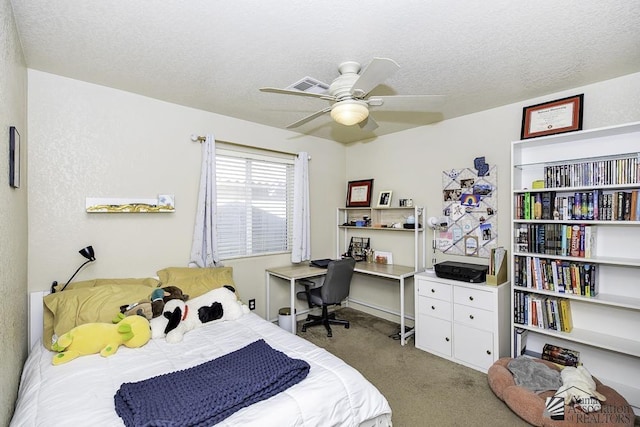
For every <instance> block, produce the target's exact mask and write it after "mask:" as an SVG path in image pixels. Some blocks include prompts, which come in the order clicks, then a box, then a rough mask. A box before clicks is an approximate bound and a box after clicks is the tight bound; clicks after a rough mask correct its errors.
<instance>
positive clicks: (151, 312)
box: [120, 286, 189, 320]
mask: <svg viewBox="0 0 640 427" xmlns="http://www.w3.org/2000/svg"><path fill="white" fill-rule="evenodd" d="M172 299H180V300H183V301H186V300H188V299H189V295H185V294H183V293H182V290H181V289H180V288H178V287H177V286H165V287H164V288H156V289H154V290H153V292H151V298H150V299H149V300H143V301H139V302H134V303H133V304H128V305H122V306H120V312H121V313H122V314H124V315H125V316H135V315H138V316H142V317H146V318H147V319H148V320H151V319H153V318H154V317H158V316H161V315H162V311H163V309H164V305H165V304H166V303H167V301H171V300H172Z"/></svg>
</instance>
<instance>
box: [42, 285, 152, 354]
mask: <svg viewBox="0 0 640 427" xmlns="http://www.w3.org/2000/svg"><path fill="white" fill-rule="evenodd" d="M152 291H153V287H150V286H147V285H139V284H138V285H135V284H130V285H125V286H122V285H113V284H105V285H101V286H93V287H81V288H79V289H69V288H68V287H67V289H65V290H64V291H61V292H56V293H54V294H49V295H47V296H46V297H44V300H43V305H44V313H43V316H44V321H43V334H42V343H43V344H44V346H45V347H46V348H48V349H51V344H52V339H53V336H54V334H55V336H60V335H62V334H64V333H66V332H68V331H70V330H71V329H73V328H75V327H76V326H78V325H82V324H85V323H95V322H98V323H112V320H113V319H114V318H115V317H116V316H117V315H118V313H120V306H122V305H125V304H131V303H133V302H137V301H141V300H145V299H149V298H150V297H151V292H152Z"/></svg>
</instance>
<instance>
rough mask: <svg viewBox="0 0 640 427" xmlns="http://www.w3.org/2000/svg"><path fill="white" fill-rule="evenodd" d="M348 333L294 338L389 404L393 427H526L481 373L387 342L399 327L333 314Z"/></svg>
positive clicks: (320, 329)
mask: <svg viewBox="0 0 640 427" xmlns="http://www.w3.org/2000/svg"><path fill="white" fill-rule="evenodd" d="M336 313H337V315H336V317H338V318H339V319H345V320H349V321H350V322H351V327H350V328H349V329H346V328H344V327H343V326H339V325H336V326H333V327H332V330H333V337H331V338H328V337H327V333H326V330H325V328H324V326H315V327H312V328H308V329H307V331H306V332H301V331H300V327H301V325H302V323H303V322H298V334H299V335H300V336H301V337H303V338H306V339H307V340H309V341H311V342H313V343H314V344H316V345H318V346H319V347H322V348H324V349H326V350H327V351H329V352H330V353H332V354H334V355H336V356H338V357H339V358H341V359H342V360H344V361H345V362H347V363H348V364H349V365H351V366H353V367H354V368H356V369H357V370H358V371H360V373H362V375H364V377H366V378H367V379H368V380H369V381H370V382H371V383H372V384H374V385H375V386H376V387H377V388H378V389H379V390H380V391H381V392H382V394H383V395H384V396H385V397H386V398H387V400H388V401H389V405H390V406H391V409H392V411H393V425H394V427H422V426H438V427H439V426H510V427H516V426H528V425H529V424H528V423H526V422H524V421H523V420H522V419H521V418H520V417H518V416H517V415H516V414H515V413H513V412H512V411H511V410H510V409H509V408H508V407H507V406H506V405H505V404H504V403H503V402H502V401H501V400H500V399H498V398H497V397H496V396H495V395H494V394H493V392H492V391H491V389H490V388H489V385H488V383H487V376H486V374H484V373H482V372H478V371H476V370H474V369H471V368H467V367H465V366H462V365H459V364H457V363H453V362H449V361H447V360H445V359H442V358H440V357H437V356H434V355H432V354H430V353H427V352H424V351H422V350H418V349H416V347H415V345H414V341H413V337H411V338H410V339H409V341H408V343H407V344H406V345H405V346H401V345H400V341H398V340H395V339H393V336H394V335H395V336H397V333H398V332H399V330H400V328H399V325H398V324H396V323H393V322H390V321H387V320H385V319H380V318H378V317H375V316H372V315H369V314H367V313H364V312H361V311H358V310H354V309H352V308H348V307H342V308H339V309H338V310H337V311H336Z"/></svg>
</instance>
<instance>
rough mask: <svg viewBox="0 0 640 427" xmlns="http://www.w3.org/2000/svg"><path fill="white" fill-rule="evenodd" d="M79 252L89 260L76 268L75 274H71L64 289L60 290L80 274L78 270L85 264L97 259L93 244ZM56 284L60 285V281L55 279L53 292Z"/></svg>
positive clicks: (52, 285)
mask: <svg viewBox="0 0 640 427" xmlns="http://www.w3.org/2000/svg"><path fill="white" fill-rule="evenodd" d="M78 253H80V255H82V256H83V257H85V258H86V259H87V260H86V261H85V262H83V263H82V265H81V266H80V267H78V269H77V270H76V272H75V273H73V275H72V276H71V278H70V279H69V280H67V283H65V284H64V286H63V287H62V289H60V292H62V291H64V288H66V287H67V285H68V284H69V283H71V281H72V280H73V278H74V277H76V274H78V272H79V271H80V270H81V269H82V267H84V266H85V265H87V264H88V263H90V262H93V261H95V260H96V257H95V254H94V252H93V246H87V247H86V248H82V249H80V250H79V251H78ZM56 286H58V282H56V281H54V282H53V283H52V284H51V293H55V291H56Z"/></svg>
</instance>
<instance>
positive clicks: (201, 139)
mask: <svg viewBox="0 0 640 427" xmlns="http://www.w3.org/2000/svg"><path fill="white" fill-rule="evenodd" d="M206 140H207V137H206V136H199V135H191V141H193V142H199V143H201V144H202V143H203V142H205V141H206ZM216 141H217V142H222V143H223V144H229V145H235V146H237V147H245V148H253V149H260V150H264V151H270V152H272V153H278V154H286V155H288V156H297V154H296V153H290V152H288V151H280V150H273V149H271V148H262V147H252V146H250V145H244V144H238V143H237V142H229V141H222V140H219V139H216ZM309 160H311V155H309Z"/></svg>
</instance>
